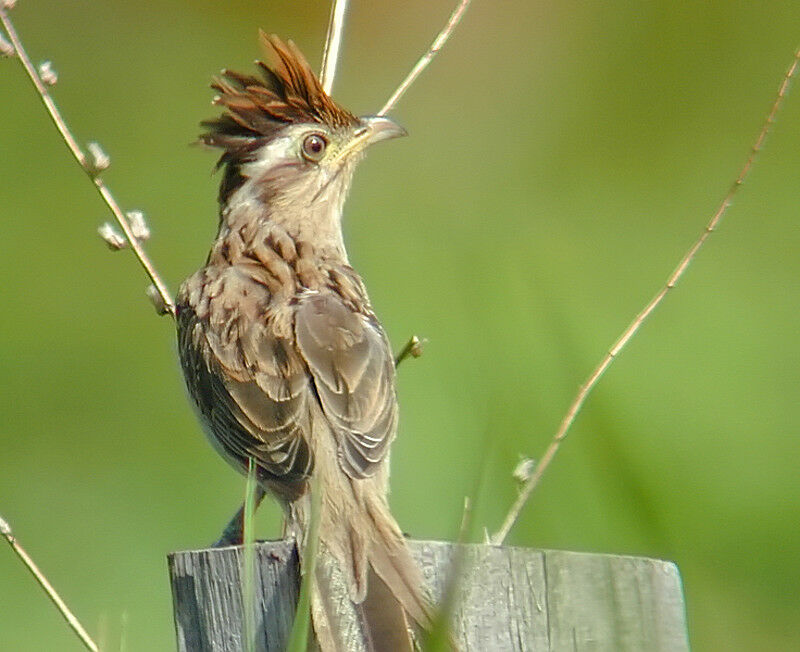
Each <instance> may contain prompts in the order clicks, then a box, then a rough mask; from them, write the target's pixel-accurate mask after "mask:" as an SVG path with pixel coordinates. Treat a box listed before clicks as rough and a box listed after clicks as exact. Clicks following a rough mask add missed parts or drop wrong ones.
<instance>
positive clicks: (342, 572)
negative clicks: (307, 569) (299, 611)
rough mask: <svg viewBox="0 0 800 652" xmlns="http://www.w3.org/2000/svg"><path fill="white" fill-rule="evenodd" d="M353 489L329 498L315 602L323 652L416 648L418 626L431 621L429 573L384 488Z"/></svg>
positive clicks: (322, 527)
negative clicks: (409, 542) (421, 568)
mask: <svg viewBox="0 0 800 652" xmlns="http://www.w3.org/2000/svg"><path fill="white" fill-rule="evenodd" d="M347 484H350V482H348V483H347ZM349 488H350V489H351V491H352V493H351V492H345V493H346V494H350V495H349V496H347V498H351V497H352V498H353V499H354V500H353V502H351V501H350V500H346V499H345V500H344V501H343V500H342V498H343V496H342V494H341V493H339V494H338V495H337V496H336V497H335V499H334V500H332V501H331V500H326V498H327V496H324V497H323V505H322V514H321V522H320V546H319V554H318V558H317V562H316V572H315V578H314V580H315V581H314V585H313V588H312V600H311V607H312V608H311V616H312V623H313V626H314V632H315V634H316V640H317V643H318V644H319V647H320V649H321V650H322V652H350V651H351V650H365V651H368V652H395V651H397V652H406V651H408V652H411V651H413V650H414V649H416V648H418V647H419V646H418V645H417V644H416V643H415V640H416V639H415V632H419V631H420V630H421V629H427V628H428V627H429V626H430V622H431V608H430V605H429V602H428V600H427V599H426V598H425V596H424V593H423V589H422V574H421V573H420V571H419V569H418V567H417V565H416V563H415V561H414V559H413V558H412V556H411V553H410V552H409V550H408V546H407V545H406V542H405V540H404V538H403V535H402V533H401V531H400V528H399V527H398V526H397V523H396V522H395V520H394V518H393V517H392V516H391V514H390V513H389V509H388V506H387V505H386V501H385V499H384V498H383V496H382V495H381V494H380V492H376V491H372V490H371V489H372V488H371V487H369V486H359V485H358V484H355V485H350V487H349ZM362 489H363V491H362Z"/></svg>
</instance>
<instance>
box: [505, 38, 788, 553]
mask: <svg viewBox="0 0 800 652" xmlns="http://www.w3.org/2000/svg"><path fill="white" fill-rule="evenodd" d="M799 65H800V50H798V51H797V52H795V55H794V59H793V60H792V64H791V66H789V69H788V70H787V71H786V74H785V75H784V77H783V81H782V82H781V85H780V88H779V89H778V94H777V96H776V98H775V101H774V102H773V104H772V108H771V109H770V112H769V115H767V119H766V120H765V121H764V124H763V126H762V127H761V131H760V132H759V133H758V137H757V138H756V141H755V143H754V144H753V147H752V149H751V150H750V155H749V156H748V157H747V160H746V161H745V164H744V166H743V167H742V169H741V170H740V172H739V176H738V177H736V181H734V182H733V185H732V186H731V188H730V190H728V194H726V195H725V198H724V199H723V200H722V203H721V204H720V205H719V207H718V208H717V210H716V211H715V212H714V215H713V216H712V217H711V221H710V222H709V223H708V225H707V226H706V228H705V229H704V231H703V232H702V233H701V234H700V237H699V238H698V239H697V240H695V242H694V244H692V246H691V247H689V250H688V251H687V252H686V254H685V255H684V257H683V258H682V259H681V261H680V262H679V263H678V266H677V267H676V268H675V270H674V271H673V272H672V274H670V276H669V278H668V279H667V282H666V283H665V284H664V286H663V287H662V288H661V289H660V290H659V291H658V292H657V293H656V295H655V296H654V297H653V298H652V299H651V300H650V302H649V303H648V304H647V305H646V306H645V307H644V308H643V309H642V311H641V312H640V313H639V314H638V315H636V317H635V318H634V320H633V321H632V322H631V323H630V325H629V326H628V327H627V328H626V329H625V330H624V331H623V333H622V335H620V336H619V339H617V341H616V342H615V343H614V345H613V346H612V347H611V349H610V350H609V351H608V353H606V355H605V357H604V358H603V359H602V360H601V361H600V364H598V365H597V367H595V369H594V371H592V373H591V374H590V375H589V378H588V379H587V380H586V382H585V383H584V384H583V386H582V387H581V388H580V390H579V391H578V394H577V395H576V396H575V398H574V400H573V401H572V404H571V405H570V406H569V409H568V410H567V413H566V415H565V416H564V418H563V420H562V421H561V425H560V426H559V428H558V431H557V432H556V434H555V436H554V437H553V439H552V440H551V441H550V445H549V446H548V447H547V450H546V451H545V453H544V455H543V456H542V459H541V460H539V462H538V464H537V465H536V468H535V469H534V471H533V473H532V474H531V476H530V478H529V479H528V480H527V482H525V484H524V486H523V487H522V490H521V491H520V494H519V496H518V497H517V499H516V500H515V501H514V504H513V505H512V506H511V509H510V510H509V512H508V514H507V515H506V518H505V520H504V521H503V524H502V526H501V527H500V529H499V530H498V531H497V533H496V534H495V535H494V537H492V543H494V544H495V545H500V544H502V543H503V541H504V540H505V538H506V536H508V533H509V531H510V530H511V528H512V527H513V526H514V524H515V523H516V521H517V519H518V518H519V515H520V512H521V511H522V508H523V507H524V506H525V503H526V502H527V500H528V499H529V498H530V497H531V494H532V493H533V490H534V489H535V488H536V486H537V485H538V484H539V481H540V480H541V478H542V475H543V474H544V472H545V471H546V470H547V467H548V466H549V465H550V462H551V461H552V460H553V457H554V456H555V454H556V452H558V449H559V447H560V446H561V442H563V441H564V439H565V438H566V436H567V433H568V432H569V429H570V427H572V424H573V423H574V422H575V418H576V417H577V415H578V412H579V411H580V409H581V408H582V407H583V404H584V403H585V402H586V399H587V397H588V396H589V393H590V392H591V391H592V390H593V389H594V387H595V386H596V385H597V383H598V381H599V380H600V378H601V377H602V376H603V374H604V373H605V372H606V370H607V369H608V368H609V367H610V366H611V363H612V362H613V361H614V360H615V359H616V357H617V356H618V355H619V354H620V353H621V352H622V350H623V349H624V348H625V346H626V345H627V344H628V342H629V341H630V340H631V338H632V337H633V336H634V335H636V333H637V332H638V330H639V328H641V326H642V324H644V322H645V321H646V320H647V318H648V317H649V316H650V315H651V314H652V312H653V311H654V310H655V309H656V308H657V307H658V306H659V304H661V302H662V301H663V300H664V297H666V296H667V293H668V292H669V291H670V290H671V289H672V288H674V287H675V285H676V284H677V283H678V281H679V280H680V279H681V277H682V276H683V275H684V273H685V272H686V270H687V269H688V267H689V264H690V263H691V262H692V261H693V260H694V258H695V256H697V253H698V252H699V251H700V249H701V248H702V246H703V245H704V244H705V242H706V240H707V239H708V237H709V236H710V235H711V233H712V232H713V231H714V230H715V229H716V228H717V226H719V223H720V221H721V220H722V218H723V217H724V216H725V213H726V212H727V211H728V208H729V207H730V205H731V202H732V201H733V198H734V196H735V195H736V193H737V191H738V190H739V188H740V187H741V186H742V184H743V183H744V181H745V179H746V178H747V175H748V174H749V173H750V170H751V168H752V167H753V162H754V161H755V159H756V156H758V153H759V152H760V151H761V149H762V147H763V145H764V140H765V139H766V137H767V134H768V133H769V131H770V129H771V127H772V125H773V124H774V122H775V116H776V115H777V114H778V111H779V110H780V108H781V105H782V104H783V100H784V98H785V97H786V92H787V90H788V88H789V84H790V83H791V81H792V78H793V77H794V76H795V73H796V72H797V68H798V66H799Z"/></svg>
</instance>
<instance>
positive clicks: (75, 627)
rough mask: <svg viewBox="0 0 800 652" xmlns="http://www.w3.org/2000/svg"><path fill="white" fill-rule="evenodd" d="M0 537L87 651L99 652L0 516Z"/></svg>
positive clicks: (95, 644)
mask: <svg viewBox="0 0 800 652" xmlns="http://www.w3.org/2000/svg"><path fill="white" fill-rule="evenodd" d="M0 535H2V536H3V537H4V538H5V540H6V541H8V545H10V546H11V549H12V550H13V551H14V552H15V553H16V555H17V557H19V558H20V560H21V561H22V563H23V564H25V566H26V568H27V569H28V570H29V571H30V572H31V575H33V577H34V579H35V580H36V581H37V582H38V583H39V586H41V587H42V588H43V589H44V591H45V593H47V597H49V598H50V599H51V600H52V601H53V604H54V605H55V606H56V609H58V610H59V611H60V612H61V615H62V616H64V620H66V621H67V624H68V625H69V626H70V627H71V628H72V631H74V632H75V634H77V636H78V638H80V639H81V641H82V642H83V644H84V645H85V646H86V648H87V649H89V650H92V652H97V650H98V648H97V643H95V642H94V641H93V640H92V637H91V636H89V634H88V633H87V631H86V630H85V629H84V628H83V625H81V623H80V621H79V620H78V619H77V618H76V617H75V615H74V614H73V613H72V612H71V611H70V609H69V607H68V606H67V604H66V603H65V602H64V601H63V600H62V599H61V596H59V595H58V593H56V590H55V589H54V588H53V585H52V584H50V582H49V581H48V580H47V578H46V577H45V576H44V573H42V571H40V570H39V567H38V566H37V565H36V564H35V563H34V561H33V559H31V558H30V556H29V555H28V553H27V552H25V549H24V548H23V547H22V546H21V545H20V544H19V541H17V538H16V537H15V536H14V533H13V532H12V531H11V526H10V525H9V524H8V523H7V522H6V521H5V520H4V519H3V517H2V516H0Z"/></svg>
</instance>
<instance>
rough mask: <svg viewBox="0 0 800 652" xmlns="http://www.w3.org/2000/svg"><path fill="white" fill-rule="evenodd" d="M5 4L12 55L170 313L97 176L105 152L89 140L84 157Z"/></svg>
mask: <svg viewBox="0 0 800 652" xmlns="http://www.w3.org/2000/svg"><path fill="white" fill-rule="evenodd" d="M7 7H8V5H7V4H5V3H0V22H2V24H3V28H4V29H5V31H6V34H7V35H8V38H9V39H10V41H11V44H12V46H13V48H14V52H15V54H16V56H17V57H19V60H20V63H21V64H22V66H23V68H25V72H26V73H27V74H28V77H29V78H30V80H31V82H33V85H34V87H35V88H36V92H37V93H38V94H39V97H40V98H41V100H42V103H43V104H44V106H45V108H46V109H47V112H48V114H50V119H51V120H52V121H53V124H55V126H56V129H58V132H59V133H60V134H61V138H62V139H63V140H64V142H65V143H66V145H67V147H68V148H69V151H70V152H71V153H72V155H73V156H74V157H75V160H76V161H77V162H78V165H80V166H81V169H82V170H83V171H84V172H86V174H87V175H88V177H89V178H90V179H91V180H92V183H94V186H95V188H97V192H99V193H100V196H101V197H102V198H103V201H105V203H106V205H107V206H108V208H109V209H110V210H111V213H112V214H113V215H114V219H115V220H116V222H117V224H118V225H119V227H120V228H121V229H122V232H123V234H124V235H125V239H126V240H127V241H128V244H129V245H130V247H131V249H133V252H134V254H135V255H136V258H137V260H138V261H139V264H140V265H141V266H142V268H143V269H144V271H145V273H146V274H147V276H148V277H149V278H150V281H151V282H152V283H153V285H154V286H155V288H156V290H157V291H158V293H159V295H161V299H162V300H163V302H164V305H165V306H166V307H167V312H168V313H169V314H170V315H172V316H173V317H174V316H175V304H174V302H173V300H172V297H171V296H170V294H169V290H167V286H166V285H165V283H164V281H162V280H161V277H160V276H159V274H158V272H156V269H155V267H154V266H153V263H152V262H151V261H150V258H149V256H148V255H147V253H146V252H145V250H144V247H143V246H142V243H141V242H140V241H139V240H137V239H136V237H135V236H134V234H133V233H132V232H131V228H130V226H129V224H128V220H127V219H126V218H125V215H124V213H123V212H122V209H121V208H120V207H119V204H118V203H117V200H116V199H115V198H114V196H113V195H112V194H111V191H110V190H109V189H108V187H107V186H106V184H105V182H104V181H103V180H102V179H101V178H100V177H99V176H98V175H99V173H100V172H101V171H102V170H103V169H104V168H105V167H108V157H107V156H105V154H104V153H103V151H102V149H100V147H99V146H98V145H97V144H96V143H92V144H91V145H90V154H91V156H89V157H87V155H86V153H85V152H84V151H83V150H82V149H81V147H80V146H79V145H78V143H77V141H76V140H75V137H74V136H73V135H72V131H71V130H70V128H69V126H68V125H67V123H66V121H65V120H64V118H63V116H62V115H61V112H60V111H59V110H58V107H57V106H56V104H55V102H54V101H53V98H52V97H51V96H50V92H49V91H48V90H47V86H46V85H45V84H44V82H43V81H42V79H41V77H40V75H39V73H38V72H37V70H36V68H35V67H34V65H33V64H32V63H31V59H30V57H29V56H28V54H27V52H26V51H25V48H24V47H23V46H22V42H21V41H20V39H19V36H18V34H17V31H16V29H14V25H13V23H12V22H11V19H10V18H9V16H8V10H7ZM48 68H49V66H48Z"/></svg>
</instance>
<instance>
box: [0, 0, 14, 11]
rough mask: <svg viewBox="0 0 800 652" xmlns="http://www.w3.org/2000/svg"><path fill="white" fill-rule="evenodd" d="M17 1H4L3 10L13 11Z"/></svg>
mask: <svg viewBox="0 0 800 652" xmlns="http://www.w3.org/2000/svg"><path fill="white" fill-rule="evenodd" d="M15 4H17V0H2V5H3V9H13V8H14V5H15Z"/></svg>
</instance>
